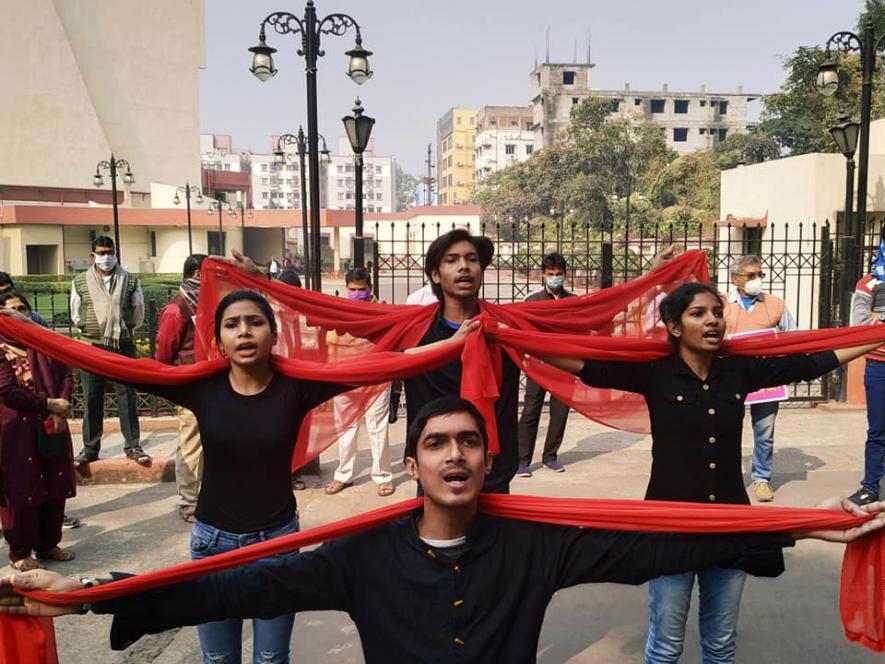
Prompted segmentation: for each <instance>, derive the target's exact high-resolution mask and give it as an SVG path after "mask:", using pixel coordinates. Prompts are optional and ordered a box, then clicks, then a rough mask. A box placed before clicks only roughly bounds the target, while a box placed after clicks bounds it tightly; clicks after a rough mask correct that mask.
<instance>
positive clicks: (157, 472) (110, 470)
mask: <svg viewBox="0 0 885 664" xmlns="http://www.w3.org/2000/svg"><path fill="white" fill-rule="evenodd" d="M74 472H75V473H76V477H77V484H78V485H79V486H93V485H96V484H159V483H161V482H174V481H175V459H172V458H164V457H155V458H154V459H153V461H152V463H151V465H150V466H147V467H145V466H140V465H139V464H137V463H135V461H132V460H131V459H99V460H98V461H93V462H92V463H88V464H85V465H83V466H80V467H79V468H78V469H77V470H75V471H74Z"/></svg>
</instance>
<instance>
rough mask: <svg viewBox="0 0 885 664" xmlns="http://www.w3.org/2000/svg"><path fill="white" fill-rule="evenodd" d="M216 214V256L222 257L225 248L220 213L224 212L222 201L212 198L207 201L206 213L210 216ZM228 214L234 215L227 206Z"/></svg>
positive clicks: (231, 209)
mask: <svg viewBox="0 0 885 664" xmlns="http://www.w3.org/2000/svg"><path fill="white" fill-rule="evenodd" d="M216 211H217V212H218V255H219V256H224V253H225V251H224V250H225V246H224V228H223V226H222V224H221V213H222V212H223V211H224V201H223V200H221V199H220V198H213V199H212V200H211V201H209V209H208V210H207V212H208V213H209V214H212V213H213V212H216ZM227 212H228V214H231V215H232V214H234V211H233V208H231V206H230V205H228V206H227Z"/></svg>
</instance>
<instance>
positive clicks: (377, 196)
mask: <svg viewBox="0 0 885 664" xmlns="http://www.w3.org/2000/svg"><path fill="white" fill-rule="evenodd" d="M382 198H384V197H383V196H382V195H381V194H375V200H376V201H380V200H381V199H382Z"/></svg>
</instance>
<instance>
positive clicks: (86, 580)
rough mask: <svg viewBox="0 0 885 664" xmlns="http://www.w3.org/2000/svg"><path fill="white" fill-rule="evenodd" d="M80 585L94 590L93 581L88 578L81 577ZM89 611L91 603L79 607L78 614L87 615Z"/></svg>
mask: <svg viewBox="0 0 885 664" xmlns="http://www.w3.org/2000/svg"><path fill="white" fill-rule="evenodd" d="M80 583H82V584H83V587H84V588H94V587H95V580H94V579H92V578H90V577H88V576H81V577H80ZM91 610H92V603H91V602H90V603H87V604H82V605H81V606H80V613H81V614H84V613H89V612H90V611H91Z"/></svg>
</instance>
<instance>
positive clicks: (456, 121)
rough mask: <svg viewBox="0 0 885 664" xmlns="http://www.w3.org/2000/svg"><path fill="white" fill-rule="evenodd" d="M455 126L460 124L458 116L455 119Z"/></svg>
mask: <svg viewBox="0 0 885 664" xmlns="http://www.w3.org/2000/svg"><path fill="white" fill-rule="evenodd" d="M455 124H461V116H460V115H459V116H458V117H457V118H455Z"/></svg>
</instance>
